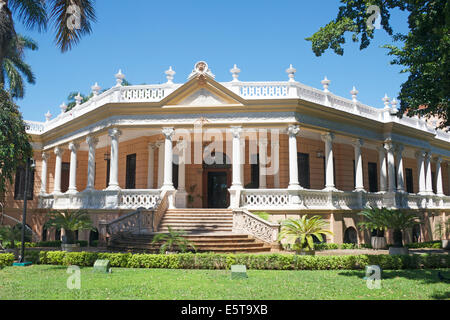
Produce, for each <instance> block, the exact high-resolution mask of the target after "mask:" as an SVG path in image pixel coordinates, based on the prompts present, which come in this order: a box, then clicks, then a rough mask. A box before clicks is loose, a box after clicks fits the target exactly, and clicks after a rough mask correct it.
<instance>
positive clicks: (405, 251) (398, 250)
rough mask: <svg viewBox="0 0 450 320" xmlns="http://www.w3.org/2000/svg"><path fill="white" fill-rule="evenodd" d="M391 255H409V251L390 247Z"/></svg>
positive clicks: (403, 248) (404, 248)
mask: <svg viewBox="0 0 450 320" xmlns="http://www.w3.org/2000/svg"><path fill="white" fill-rule="evenodd" d="M389 254H391V255H397V254H409V250H408V248H406V247H390V248H389Z"/></svg>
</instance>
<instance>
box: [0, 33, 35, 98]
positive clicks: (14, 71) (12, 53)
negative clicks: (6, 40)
mask: <svg viewBox="0 0 450 320" xmlns="http://www.w3.org/2000/svg"><path fill="white" fill-rule="evenodd" d="M25 49H31V50H37V49H38V46H37V43H36V42H35V41H34V40H32V39H30V38H27V37H24V36H21V35H17V36H16V38H15V39H14V41H11V42H10V44H9V46H8V47H7V51H6V54H5V56H4V58H3V65H2V66H1V67H0V72H2V73H3V79H5V86H6V85H9V89H8V91H9V92H10V94H11V96H12V97H13V98H23V96H24V94H25V85H24V81H23V77H22V75H24V76H25V78H26V81H27V82H28V83H32V84H34V83H35V77H34V74H33V71H32V70H31V67H30V65H29V64H27V63H25V61H24V50H25Z"/></svg>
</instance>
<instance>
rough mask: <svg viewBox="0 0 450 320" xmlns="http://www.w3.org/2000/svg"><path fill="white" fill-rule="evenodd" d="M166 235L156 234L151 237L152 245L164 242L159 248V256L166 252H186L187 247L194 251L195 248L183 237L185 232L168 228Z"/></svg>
mask: <svg viewBox="0 0 450 320" xmlns="http://www.w3.org/2000/svg"><path fill="white" fill-rule="evenodd" d="M168 229H169V232H168V233H158V234H157V235H155V236H154V237H153V241H152V244H155V243H158V242H164V243H163V244H162V245H161V247H160V248H159V252H160V253H161V254H163V253H165V252H167V251H171V252H173V251H176V250H178V251H181V252H186V251H187V250H188V248H189V247H191V248H192V249H194V250H195V246H194V245H193V244H192V243H191V242H190V241H189V240H188V239H186V238H185V237H184V236H185V235H186V232H184V231H175V230H173V229H172V228H171V227H168Z"/></svg>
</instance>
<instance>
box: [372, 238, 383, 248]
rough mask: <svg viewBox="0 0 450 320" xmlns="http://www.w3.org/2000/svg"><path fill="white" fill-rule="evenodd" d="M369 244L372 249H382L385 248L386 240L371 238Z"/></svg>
mask: <svg viewBox="0 0 450 320" xmlns="http://www.w3.org/2000/svg"><path fill="white" fill-rule="evenodd" d="M370 244H371V245H372V248H373V249H384V248H386V238H385V237H372V238H371V239H370Z"/></svg>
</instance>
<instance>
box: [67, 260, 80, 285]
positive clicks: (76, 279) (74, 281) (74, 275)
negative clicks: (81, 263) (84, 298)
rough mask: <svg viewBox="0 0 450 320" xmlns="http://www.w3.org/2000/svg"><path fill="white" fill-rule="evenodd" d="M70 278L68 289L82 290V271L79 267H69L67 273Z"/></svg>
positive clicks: (68, 279)
mask: <svg viewBox="0 0 450 320" xmlns="http://www.w3.org/2000/svg"><path fill="white" fill-rule="evenodd" d="M66 272H67V273H68V274H70V276H69V277H68V278H67V282H66V285H67V289H69V290H73V289H77V290H79V289H81V270H80V267H78V266H69V267H68V268H67V271H66Z"/></svg>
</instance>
